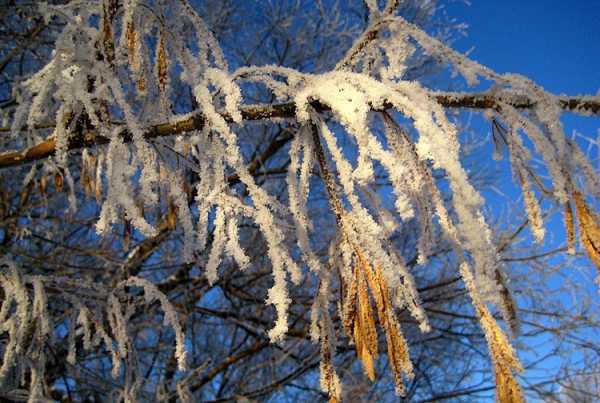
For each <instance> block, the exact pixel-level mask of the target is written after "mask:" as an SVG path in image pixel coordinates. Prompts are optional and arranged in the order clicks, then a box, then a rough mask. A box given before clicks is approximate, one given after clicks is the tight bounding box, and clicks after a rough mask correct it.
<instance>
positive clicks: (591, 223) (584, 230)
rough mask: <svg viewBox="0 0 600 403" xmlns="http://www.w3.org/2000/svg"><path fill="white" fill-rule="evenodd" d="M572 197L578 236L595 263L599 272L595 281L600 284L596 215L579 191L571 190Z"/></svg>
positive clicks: (599, 235) (598, 232)
mask: <svg viewBox="0 0 600 403" xmlns="http://www.w3.org/2000/svg"><path fill="white" fill-rule="evenodd" d="M573 199H574V200H575V209H576V210H577V221H578V223H579V237H580V239H581V243H582V244H583V246H584V247H585V250H586V251H587V254H588V256H589V257H590V259H591V260H592V262H594V264H595V265H596V269H597V270H598V273H599V274H598V278H597V282H598V283H599V284H600V227H599V226H598V217H597V216H596V215H595V214H594V213H593V212H592V211H591V210H590V208H589V207H588V205H587V204H586V202H585V200H584V198H583V195H582V194H581V193H579V192H573Z"/></svg>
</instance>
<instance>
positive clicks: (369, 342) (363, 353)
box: [354, 266, 378, 381]
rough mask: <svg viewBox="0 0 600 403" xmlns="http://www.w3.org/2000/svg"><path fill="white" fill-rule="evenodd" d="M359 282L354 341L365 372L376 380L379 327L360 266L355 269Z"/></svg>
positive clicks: (372, 379)
mask: <svg viewBox="0 0 600 403" xmlns="http://www.w3.org/2000/svg"><path fill="white" fill-rule="evenodd" d="M354 271H355V275H356V277H357V284H358V299H357V311H356V317H355V320H354V343H355V344H356V353H357V355H358V358H359V359H360V360H361V361H362V363H363V368H364V370H365V374H366V375H367V376H368V377H369V379H370V380H371V381H374V380H375V362H374V360H375V359H376V358H377V353H378V351H377V329H375V318H374V316H373V309H372V308H371V301H370V299H369V292H368V290H367V282H366V280H365V278H364V274H363V272H362V270H360V266H359V267H357V268H356V269H355V270H354Z"/></svg>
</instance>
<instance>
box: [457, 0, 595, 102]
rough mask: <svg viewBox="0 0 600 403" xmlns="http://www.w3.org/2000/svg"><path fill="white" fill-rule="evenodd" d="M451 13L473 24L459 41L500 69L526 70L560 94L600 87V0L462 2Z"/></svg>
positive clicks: (590, 91) (460, 46) (460, 45)
mask: <svg viewBox="0 0 600 403" xmlns="http://www.w3.org/2000/svg"><path fill="white" fill-rule="evenodd" d="M447 11H448V14H449V15H451V16H455V17H456V18H457V19H458V20H460V21H464V22H465V23H467V24H468V25H469V29H468V33H469V36H468V37H466V38H462V39H460V40H459V41H457V42H456V43H455V44H454V47H455V48H457V49H458V50H462V51H465V50H468V49H470V48H471V47H474V49H473V52H472V53H471V56H472V57H473V59H475V60H477V61H479V62H481V63H483V64H485V65H488V66H490V67H492V68H493V69H494V70H496V71H498V72H504V73H506V72H512V73H521V74H524V75H526V76H528V77H530V78H532V79H534V80H535V81H536V82H538V83H539V84H541V85H542V86H544V87H545V88H546V89H547V90H549V91H551V92H554V93H566V94H572V95H576V94H581V93H587V94H596V92H597V91H598V89H600V0H502V1H499V0H473V1H472V2H471V5H470V6H466V5H464V4H463V3H462V2H460V1H457V2H455V3H454V4H450V5H449V6H448V10H447Z"/></svg>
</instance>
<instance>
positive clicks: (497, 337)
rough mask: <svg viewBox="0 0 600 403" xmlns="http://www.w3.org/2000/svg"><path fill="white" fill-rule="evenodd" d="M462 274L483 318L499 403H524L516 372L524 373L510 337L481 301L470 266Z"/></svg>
mask: <svg viewBox="0 0 600 403" xmlns="http://www.w3.org/2000/svg"><path fill="white" fill-rule="evenodd" d="M460 273H461V275H462V277H463V280H464V282H465V286H466V287H467V290H468V292H469V295H470V296H471V300H472V301H473V306H474V307H475V310H476V312H477V316H478V317H479V322H480V325H481V329H482V330H483V333H484V335H485V338H486V341H487V344H488V348H489V351H490V356H491V359H492V364H493V365H494V372H495V375H496V401H498V402H500V403H521V402H523V401H524V399H523V393H522V392H521V388H520V386H519V383H518V382H517V380H516V379H515V376H514V372H522V371H523V367H522V366H521V363H520V362H519V359H518V358H517V356H516V354H515V352H514V350H513V348H512V346H511V345H510V343H509V341H508V339H507V337H506V335H505V334H504V332H503V331H502V329H501V328H500V326H498V323H497V322H496V320H495V319H494V317H493V316H492V314H491V313H490V311H489V310H488V309H487V307H486V306H485V304H484V303H483V302H482V301H481V298H480V296H479V293H478V292H477V289H476V288H475V282H474V280H473V275H472V273H471V270H470V268H469V266H468V264H467V263H465V262H463V263H462V264H461V265H460Z"/></svg>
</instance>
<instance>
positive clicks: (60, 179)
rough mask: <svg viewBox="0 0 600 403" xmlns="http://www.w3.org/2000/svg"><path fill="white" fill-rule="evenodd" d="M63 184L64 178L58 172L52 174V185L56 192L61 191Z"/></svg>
mask: <svg viewBox="0 0 600 403" xmlns="http://www.w3.org/2000/svg"><path fill="white" fill-rule="evenodd" d="M63 185H64V178H63V176H62V174H61V173H60V172H56V173H55V174H54V186H55V187H56V191H57V192H62V190H63Z"/></svg>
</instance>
